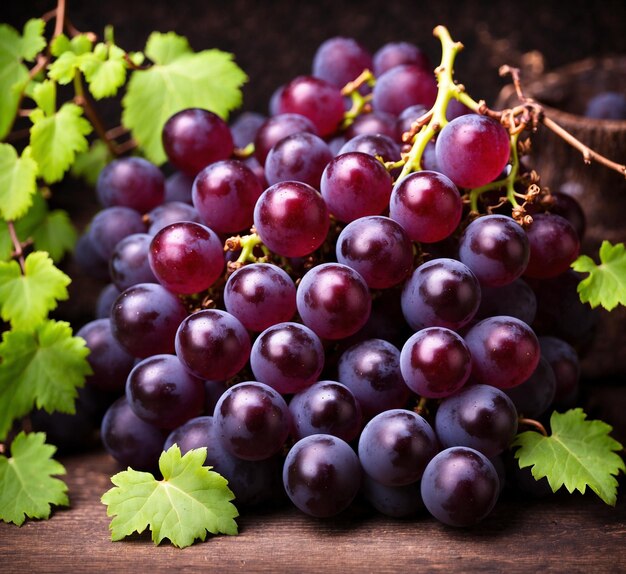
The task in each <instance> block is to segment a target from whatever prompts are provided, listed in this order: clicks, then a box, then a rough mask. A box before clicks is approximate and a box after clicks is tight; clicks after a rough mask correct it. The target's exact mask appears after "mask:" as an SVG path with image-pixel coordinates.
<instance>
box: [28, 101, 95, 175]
mask: <svg viewBox="0 0 626 574" xmlns="http://www.w3.org/2000/svg"><path fill="white" fill-rule="evenodd" d="M30 119H31V121H32V122H33V125H32V127H31V129H30V142H31V147H32V154H33V159H34V160H35V161H36V162H37V164H38V165H39V171H40V175H41V176H42V177H43V178H44V180H45V181H46V182H47V183H54V182H55V181H60V180H61V179H62V178H63V175H64V173H65V172H66V171H67V169H68V168H69V167H70V166H71V165H72V163H73V162H74V159H75V157H76V154H77V153H78V152H83V151H86V150H87V149H88V147H89V143H88V142H87V138H86V137H85V136H86V135H88V134H89V133H91V130H92V128H91V124H90V123H89V122H88V121H87V120H86V119H85V118H84V117H83V110H82V108H80V107H79V106H77V105H76V104H73V103H71V102H67V103H65V104H63V105H62V106H61V108H60V109H59V111H58V112H56V113H55V114H53V115H49V116H46V115H44V113H43V111H42V110H40V109H36V110H34V111H33V112H32V113H31V114H30Z"/></svg>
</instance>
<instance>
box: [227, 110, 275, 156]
mask: <svg viewBox="0 0 626 574" xmlns="http://www.w3.org/2000/svg"><path fill="white" fill-rule="evenodd" d="M265 120H267V117H266V116H264V115H263V114H259V113H256V112H243V113H241V114H239V115H238V116H237V118H236V119H235V120H234V121H233V122H232V123H231V124H230V133H231V135H232V136H233V143H234V144H235V147H238V148H245V147H246V146H247V145H248V144H250V143H253V142H254V138H256V135H257V133H258V131H259V128H260V127H261V126H262V125H263V123H264V122H265Z"/></svg>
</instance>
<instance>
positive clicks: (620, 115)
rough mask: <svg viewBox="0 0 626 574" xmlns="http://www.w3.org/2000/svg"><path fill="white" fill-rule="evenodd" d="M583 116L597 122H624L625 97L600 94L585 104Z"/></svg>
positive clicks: (615, 93) (618, 93) (617, 93)
mask: <svg viewBox="0 0 626 574" xmlns="http://www.w3.org/2000/svg"><path fill="white" fill-rule="evenodd" d="M584 115H585V116H586V117H588V118H594V119H599V120H626V95H624V94H622V93H620V92H610V91H604V92H600V93H598V94H596V95H594V96H593V97H592V98H591V99H590V100H589V101H588V102H587V107H586V108H585V112H584Z"/></svg>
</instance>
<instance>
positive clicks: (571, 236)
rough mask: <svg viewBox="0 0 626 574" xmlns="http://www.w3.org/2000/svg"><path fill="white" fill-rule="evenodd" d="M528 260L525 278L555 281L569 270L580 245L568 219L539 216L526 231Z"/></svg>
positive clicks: (546, 214)
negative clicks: (554, 279)
mask: <svg viewBox="0 0 626 574" xmlns="http://www.w3.org/2000/svg"><path fill="white" fill-rule="evenodd" d="M526 235H527V236H528V243H529V245H530V259H529V260H528V266H527V267H526V271H525V275H526V276H527V277H534V278H538V279H546V278H550V277H556V276H557V275H560V274H561V273H564V272H565V271H567V270H568V269H569V268H570V265H571V264H572V263H573V261H574V260H575V259H576V258H577V257H578V253H579V251H580V241H579V239H578V236H577V235H576V231H574V228H573V227H572V225H571V224H570V222H569V221H567V219H565V218H564V217H561V216H560V215H556V214H552V213H539V214H537V215H534V216H533V222H532V223H531V224H530V226H528V227H527V228H526Z"/></svg>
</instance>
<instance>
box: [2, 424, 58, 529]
mask: <svg viewBox="0 0 626 574" xmlns="http://www.w3.org/2000/svg"><path fill="white" fill-rule="evenodd" d="M45 441H46V435H45V434H44V433H41V432H38V433H29V434H25V433H24V432H20V433H19V434H18V435H17V436H16V437H15V439H14V440H13V442H12V443H11V456H10V457H7V456H4V455H1V454H0V520H3V521H4V522H13V523H14V524H17V525H18V526H20V525H21V524H23V523H24V520H25V519H26V518H27V517H28V518H49V517H50V512H51V510H52V508H51V505H53V504H54V505H56V506H68V505H69V500H68V498H67V485H66V484H65V483H64V482H63V481H62V480H59V479H58V478H53V477H54V476H55V475H62V474H65V468H64V467H63V465H62V464H61V463H59V462H57V461H56V460H54V459H53V458H52V457H53V456H54V453H55V452H56V447H54V446H52V445H50V444H46V442H45Z"/></svg>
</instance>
